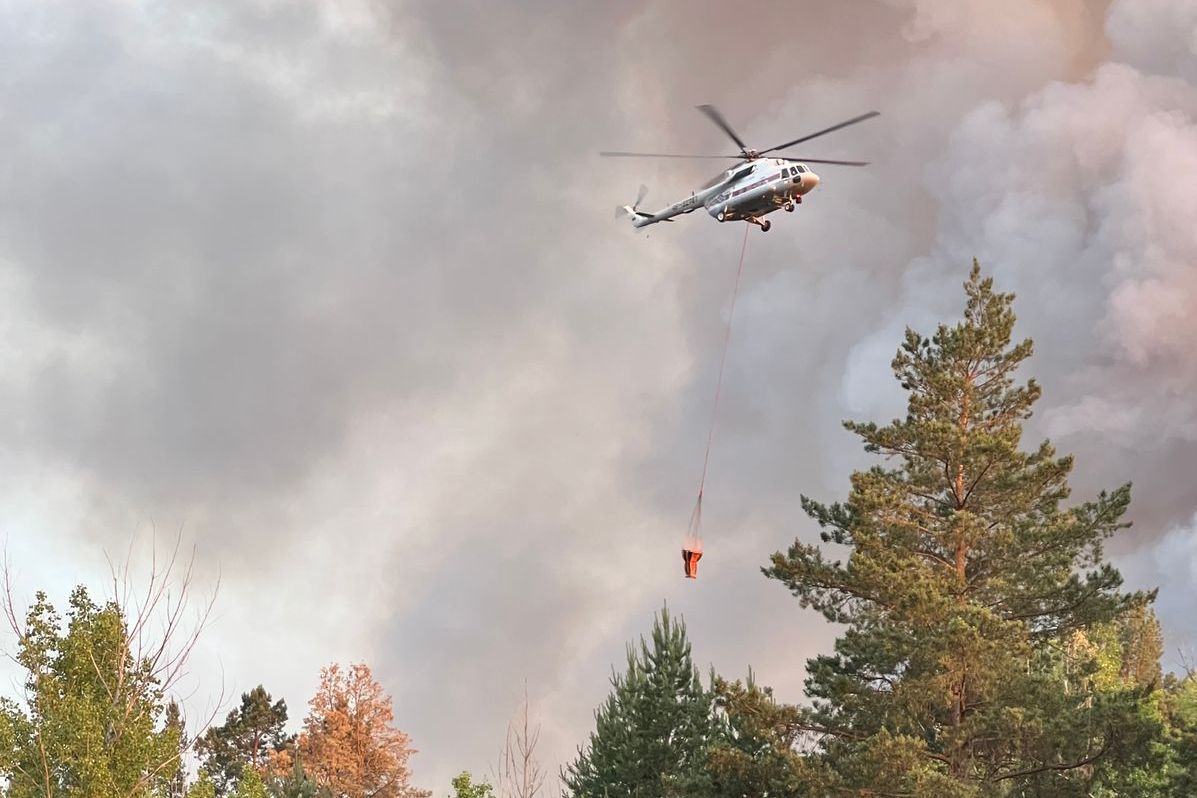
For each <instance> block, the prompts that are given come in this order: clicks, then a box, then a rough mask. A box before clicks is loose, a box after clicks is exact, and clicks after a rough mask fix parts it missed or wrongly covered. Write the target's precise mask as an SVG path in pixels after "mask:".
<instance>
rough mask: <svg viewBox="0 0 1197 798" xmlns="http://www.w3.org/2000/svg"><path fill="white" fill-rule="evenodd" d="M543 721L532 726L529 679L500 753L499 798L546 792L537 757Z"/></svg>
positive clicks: (537, 795)
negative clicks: (537, 746)
mask: <svg viewBox="0 0 1197 798" xmlns="http://www.w3.org/2000/svg"><path fill="white" fill-rule="evenodd" d="M539 741H540V725H539V724H537V725H536V726H535V727H533V726H532V721H531V711H530V708H529V701H528V683H527V682H526V681H525V682H524V700H523V703H522V704H521V705H520V708H519V710H518V711H517V712H516V716H515V718H514V719H513V720H510V721H508V722H507V738H506V740H505V741H504V745H503V753H502V755H501V756H500V757H499V768H498V771H497V773H496V774H495V782H496V784H495V786H496V789H497V790H498V794H499V798H540V797H541V796H543V795H544V781H545V772H544V769H543V768H542V767H541V766H540V762H539V761H538V760H537V758H536V744H537V742H539Z"/></svg>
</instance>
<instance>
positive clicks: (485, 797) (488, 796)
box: [451, 770, 495, 798]
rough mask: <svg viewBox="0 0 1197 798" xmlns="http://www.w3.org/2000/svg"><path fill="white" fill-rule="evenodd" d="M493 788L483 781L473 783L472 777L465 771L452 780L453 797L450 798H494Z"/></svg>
mask: <svg viewBox="0 0 1197 798" xmlns="http://www.w3.org/2000/svg"><path fill="white" fill-rule="evenodd" d="M494 794H495V793H494V788H493V787H491V786H490V784H488V783H487V782H485V781H480V782H478V783H477V784H475V783H474V781H473V777H471V776H470V774H469V773H468V772H467V771H464V770H463V771H462V772H461V773H459V774H457V776H455V777H454V779H453V795H452V796H451V798H494Z"/></svg>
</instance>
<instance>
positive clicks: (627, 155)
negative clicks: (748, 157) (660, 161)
mask: <svg viewBox="0 0 1197 798" xmlns="http://www.w3.org/2000/svg"><path fill="white" fill-rule="evenodd" d="M599 155H601V156H603V157H604V158H717V159H719V160H724V161H726V160H727V159H728V158H743V157H744V156H743V155H677V154H676V153H669V152H600V153H599Z"/></svg>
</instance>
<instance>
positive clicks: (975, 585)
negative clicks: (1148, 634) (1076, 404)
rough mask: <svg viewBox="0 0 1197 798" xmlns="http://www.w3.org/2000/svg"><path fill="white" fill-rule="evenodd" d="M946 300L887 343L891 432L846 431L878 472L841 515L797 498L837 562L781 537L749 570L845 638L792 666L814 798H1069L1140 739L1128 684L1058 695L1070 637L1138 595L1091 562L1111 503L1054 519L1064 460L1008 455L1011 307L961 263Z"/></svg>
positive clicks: (1032, 395) (1028, 395) (860, 485)
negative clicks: (950, 309) (958, 295)
mask: <svg viewBox="0 0 1197 798" xmlns="http://www.w3.org/2000/svg"><path fill="white" fill-rule="evenodd" d="M965 289H966V293H967V306H966V309H965V313H964V318H963V320H962V321H961V322H960V323H958V324H956V325H954V326H947V325H940V327H939V328H938V330H937V331H936V333H935V334H934V335H933V336H931V337H930V338H926V337H924V336H922V335H920V334H918V333H916V332H914V331H913V330H907V332H906V338H905V341H904V342H903V344H902V346H901V349H900V350H899V352H898V354H897V356H896V358H895V359H894V361H893V369H894V372H895V374H896V376H897V378H898V380H899V381H900V383H901V385H902V387H903V388H904V389H905V390H906V391H907V392H908V405H907V413H906V417H905V418H904V419H899V420H895V421H893V422H892V423H890V424H888V425H884V426H878V425H877V424H872V423H853V422H849V423H847V424H846V425H845V426H846V427H847V428H848V429H849V430H850V431H852V432H854V433H856V434H857V435H858V436H860V437H861V438H862V440H863V441H864V445H865V450H866V451H868V452H871V453H874V454H879V455H882V456H884V457H885V458H886V459H887V461H888V463H893V465H888V464H887V465H877V466H874V467H873V468H870V469H869V470H866V471H859V472H856V473H855V474H853V475H852V480H851V491H850V493H849V496H848V499H847V501H846V502H844V503H837V504H832V505H824V504H820V503H817V502H815V501H812V500H810V499H808V498H806V497H803V507H804V509H805V510H806V511H807V513H808V514H809V515H810V516H811V517H812V518H814V519H815V521H817V522H818V524H819V526H820V527H821V528H822V530H823V533H822V540H823V543H824V544H834V545H835V546H838V547H842V549H841V551H846V553H847V561H846V562H844V561H841V560H838V559H829V558H827V557H826V556H825V555H824V550H823V547H821V546H818V545H808V544H803V543H801V542H797V541H796V542H795V543H794V545H793V546H792V547H791V548H790V549H789V551H788V553H786V554H781V553H778V554H775V555H774V556H773V558H772V565H771V567H769V568H767V569H765V573H766V575H767V576H769V577H770V578H773V579H777V580H779V581H780V582H782V583H783V584H784V585H786V586H787V587H788V588H789V589H790V590H791V591H792V592H793V593H794V595H796V596H797V597H798V598H799V600H800V601H801V603H802V605H803V606H804V607H811V608H814V609H816V610H818V611H819V612H821V613H822V614H823V615H824V616H825V617H826V618H827V619H828V620H830V621H832V622H834V623H837V624H844V625H846V627H847V629H846V630H845V632H844V634H843V635H842V636H841V637H840V638H839V639H838V640H837V642H836V645H835V653H834V654H831V655H826V656H820V657H817V658H815V659H813V660H811V661H810V662H809V664H808V679H807V683H806V684H807V692H808V694H809V695H810V696H811V697H812V698H813V706H812V707H811V708H810V709H808V710H805V711H804V712H803V713H802V721H801V727H802V728H803V729H804V730H805V731H807V732H808V733H810V734H812V735H817V737H818V739H819V741H820V743H819V747H818V755H817V756H816V757H815V758H814V759H813V760H812V763H817V764H818V765H819V766H820V774H819V777H818V779H813V780H812V789H816V790H818V791H819V792H820V793H823V794H826V793H839V794H845V795H846V794H852V795H858V794H874V795H934V796H944V798H949V797H953V796H959V797H960V798H965V797H966V796H967V797H968V798H974V797H979V796H995V797H996V796H1018V795H1028V796H1029V795H1052V796H1060V798H1064V797H1066V796H1074V795H1075V796H1081V795H1085V794H1087V792H1088V791H1089V790H1090V789H1091V788H1092V787H1093V786H1094V785H1093V780H1094V778H1095V774H1096V773H1098V766H1099V765H1103V766H1104V765H1108V764H1110V763H1113V762H1129V761H1130V760H1132V759H1134V758H1135V757H1136V756H1138V755H1139V754H1141V753H1142V751H1143V750H1144V748H1145V747H1146V744H1145V741H1146V740H1149V739H1151V738H1152V736H1153V735H1155V734H1158V726H1155V725H1153V724H1152V723H1151V722H1150V720H1149V719H1147V718H1144V716H1143V712H1142V710H1143V706H1144V704H1145V702H1147V701H1148V700H1149V693H1150V691H1149V690H1148V689H1147V688H1144V687H1140V686H1138V685H1132V686H1127V687H1120V686H1115V687H1111V688H1110V689H1105V690H1103V689H1099V686H1098V685H1096V684H1094V683H1093V681H1092V679H1088V678H1078V679H1074V680H1073V681H1072V683H1070V684H1067V685H1066V684H1064V683H1063V682H1062V680H1061V670H1060V657H1061V654H1060V652H1062V651H1063V650H1064V649H1065V647H1066V644H1067V641H1068V640H1069V639H1070V637H1071V636H1072V635H1073V634H1074V633H1075V632H1077V631H1081V632H1088V631H1090V630H1093V629H1094V628H1096V627H1097V626H1098V625H1100V624H1103V623H1107V622H1111V621H1114V620H1116V619H1118V618H1121V617H1124V616H1125V615H1126V614H1127V613H1129V612H1132V611H1134V610H1135V608H1139V607H1143V606H1144V605H1145V604H1146V603H1147V602H1149V601H1150V600H1151V599H1152V598H1153V596H1152V595H1145V594H1124V593H1121V592H1119V589H1120V587H1121V581H1122V580H1121V577H1120V575H1119V574H1118V572H1117V571H1116V570H1115V569H1114V568H1113V567H1112V566H1110V565H1109V564H1108V563H1106V562H1105V561H1104V556H1103V551H1102V543H1103V541H1104V540H1105V539H1106V538H1108V537H1109V536H1110V535H1111V534H1113V533H1114V532H1116V531H1117V530H1119V529H1122V528H1124V527H1125V526H1128V524H1126V523H1125V522H1124V521H1123V516H1124V515H1125V513H1126V510H1127V507H1128V505H1129V501H1130V487H1129V485H1127V486H1124V487H1121V488H1119V489H1117V490H1115V491H1113V492H1112V493H1102V494H1100V495H1099V496H1098V497H1097V498H1096V499H1095V500H1093V501H1089V502H1084V503H1080V504H1075V505H1073V506H1070V507H1065V506H1064V505H1065V501H1066V500H1067V499H1068V497H1069V488H1068V481H1067V478H1068V474H1069V472H1070V471H1071V469H1072V459H1071V458H1069V457H1057V456H1056V454H1055V452H1054V450H1053V448H1052V447H1051V445H1050V444H1049V443H1047V442H1044V443H1042V444H1041V445H1040V446H1038V447H1037V448H1035V449H1034V450H1032V451H1030V452H1024V451H1023V450H1022V449H1021V448H1020V443H1021V437H1022V423H1023V421H1024V420H1025V419H1027V418H1028V417H1029V416H1030V415H1031V408H1032V405H1033V404H1034V403H1035V401H1036V400H1037V399H1038V398H1039V396H1040V389H1039V386H1038V385H1037V384H1036V383H1035V381H1034V380H1030V381H1028V382H1026V383H1024V384H1016V382H1015V378H1014V374H1015V371H1016V369H1017V368H1018V367H1019V365H1020V364H1021V363H1022V362H1023V361H1025V360H1026V359H1027V358H1028V357H1029V356H1030V355H1031V350H1032V347H1031V342H1030V341H1029V340H1028V341H1023V342H1021V343H1018V344H1015V345H1011V334H1012V331H1013V327H1014V313H1013V311H1012V301H1013V297H1012V295H1009V294H998V293H995V292H994V291H993V287H992V280H990V279H982V278H981V276H980V269H979V267H978V266H977V265H976V264H975V263H974V265H973V270H972V274H971V276H970V278H969V280H968V282H967V283H966V285H965ZM1094 667H1096V666H1095V665H1094V664H1093V663H1091V662H1087V663H1086V664H1085V665H1084V670H1090V669H1092V668H1094ZM816 794H819V793H816Z"/></svg>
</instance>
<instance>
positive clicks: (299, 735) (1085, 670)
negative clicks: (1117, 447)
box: [0, 263, 1197, 798]
mask: <svg viewBox="0 0 1197 798" xmlns="http://www.w3.org/2000/svg"><path fill="white" fill-rule="evenodd" d="M964 288H965V297H964V310H963V314H962V316H961V317H960V318H959V319H958V320H956V321H954V322H951V323H945V324H941V325H939V326H938V328H937V329H936V330H934V331H931V332H929V333H919V332H916V331H914V330H907V332H906V334H905V338H904V339H903V340H902V341H901V342H899V348H898V351H897V354H896V356H895V357H894V359H893V363H892V368H893V372H894V376H895V378H896V379H897V381H898V383H899V384H900V386H901V388H902V390H903V391H904V392H905V394H906V401H907V409H906V415H905V417H904V418H900V419H895V420H893V421H891V422H889V423H885V424H881V423H876V422H859V421H850V422H845V426H846V427H847V429H848V430H849V431H851V432H852V433H854V434H855V435H856V436H858V437H859V439H860V442H861V444H862V445H863V447H864V449H865V451H866V452H868V453H869V454H871V455H875V456H876V461H875V464H874V465H873V466H872V467H870V468H868V469H867V470H862V471H857V472H855V473H852V474H851V475H850V479H849V485H848V490H847V494H846V496H845V497H844V498H843V499H842V500H840V501H835V502H831V503H824V502H821V501H819V500H816V499H814V498H807V497H805V496H804V497H803V499H802V507H803V509H804V510H805V512H806V513H807V514H808V515H809V516H810V518H811V519H813V521H814V522H815V523H816V524H817V525H818V527H819V529H820V530H821V534H820V539H819V541H818V542H804V541H802V540H801V539H795V541H794V543H793V545H791V546H790V547H789V549H788V550H786V551H781V552H775V553H772V554H769V553H768V552H762V556H761V562H762V568H761V571H762V576H763V577H764V578H765V579H768V580H771V581H773V582H776V583H778V587H779V588H784V589H786V590H788V591H789V592H790V593H791V594H792V595H793V596H794V598H795V599H796V607H801V608H803V609H807V610H813V611H814V612H816V613H818V614H819V615H821V616H822V617H823V618H824V619H825V620H826V622H828V623H831V624H835V625H836V627H837V629H838V631H839V636H838V638H837V640H836V642H835V646H834V649H833V650H832V651H830V652H827V653H824V654H821V655H819V656H816V657H814V658H813V659H811V660H809V661H808V662H807V667H806V681H805V696H794V697H792V698H793V703H790V702H786V701H782V700H780V699H779V698H777V697H776V696H775V695H774V693H773V691H772V690H771V689H770V688H769V687H768V686H767V685H764V684H760V683H758V681H757V680H756V679H755V677H754V676H753V674H752V673H748V674H742V675H741V674H736V675H726V674H718V673H715V672H713V671H711V672H704V670H703V668H702V667H701V665H700V663H701V656H700V655H697V654H695V653H694V652H693V651H692V650H691V645H690V642H689V640H688V639H687V634H686V627H685V624H684V622H683V620H682V619H680V618H677V617H675V616H674V615H673V614H671V613H670V611H669V609H668V608H667V607H663V608H661V609H660V611H659V612H658V614H657V617H656V620H655V623H654V625H653V627H652V628H651V630H646V633H645V635H644V636H642V637H641V638H640V639H639V640H637V641H634V642H633V643H632V644H630V645H629V646H628V650H627V658H626V663H621V664H620V669H619V670H618V672H616V673H615V675H613V677H612V679H611V684H610V692H609V694H608V696H607V698H606V700H605V701H604V702H603V703H602V704H601V705H600V706H598V707H597V708H596V709H595V712H594V724H593V729H592V730H591V731H590V732H589V735H588V737H587V738H586V739H584V740H579V741H578V745H577V753H576V756H575V757H574V758H573V760H572V761H570V762H568V763H567V764H566V765H565V766H564V767H563V768H562V769H561V770H560V772H552V773H550V772H546V770H545V769H544V768H543V767H542V766H541V764H540V763H539V762H538V761H537V756H536V750H535V748H536V734H537V732H536V730H535V728H533V727H531V726H530V725H529V722H528V717H527V713H526V704H525V713H524V715H523V719H522V721H523V722H522V723H520V722H517V723H515V724H514V725H513V726H512V727H511V728H509V729H508V734H507V740H506V745H505V747H504V748H503V753H502V756H501V761H500V762H499V764H498V765H497V767H496V769H495V770H494V772H492V773H486V774H471V773H468V772H462V773H461V775H460V776H458V777H457V778H456V779H454V780H453V782H452V783H451V784H444V785H421V786H417V785H416V784H415V781H414V779H413V777H412V773H411V768H410V761H409V760H410V757H411V754H412V752H413V741H412V740H411V739H410V738H409V736H408V735H407V734H406V733H405V732H403V731H402V730H401V726H402V723H401V719H397V718H396V711H395V708H394V706H393V705H392V701H391V698H390V697H389V696H388V695H387V694H386V691H385V690H384V688H383V687H382V685H381V684H380V683H379V682H378V680H377V679H376V678H375V677H374V675H373V674H372V673H371V670H370V668H369V667H368V666H367V665H365V664H363V663H355V664H349V665H338V664H330V665H329V666H328V667H326V668H325V669H324V670H323V672H322V673H321V678H320V684H319V687H318V689H317V691H316V693H315V695H313V696H311V697H310V698H309V699H308V702H307V708H306V712H305V713H304V716H303V717H302V722H301V725H300V726H299V727H298V728H299V730H298V731H297V732H289V731H288V728H289V726H288V724H289V723H291V722H293V721H296V720H299V718H297V717H293V715H292V713H293V706H289V705H288V703H287V701H286V700H285V699H284V698H282V697H276V696H275V695H272V694H271V693H270V692H269V691H268V690H267V689H266V686H265V685H262V686H258V687H257V688H255V689H253V690H251V691H250V692H248V693H245V694H243V695H241V696H240V698H239V702H234V705H233V708H232V710H231V711H229V712H227V714H226V715H225V716H224V717H223V718H218V717H213V718H210V719H197V718H186V717H185V716H184V712H183V709H182V708H181V706H182V704H181V698H180V697H179V696H178V695H176V694H175V693H174V690H175V688H176V686H177V684H178V682H179V678H180V675H181V674H182V673H183V672H184V670H185V667H186V660H187V655H188V653H189V651H190V650H191V647H192V646H193V645H194V644H195V642H196V637H195V635H194V634H190V633H189V632H188V631H187V630H186V629H185V628H184V624H183V619H184V615H183V613H182V611H181V609H180V607H181V606H182V605H181V603H180V601H179V596H178V595H177V594H172V593H171V592H170V591H169V590H168V589H167V587H166V585H165V580H161V579H158V580H156V581H154V583H153V584H152V585H151V587H150V589H149V590H148V591H145V592H144V594H141V593H138V594H132V593H130V592H128V591H125V592H122V591H120V590H117V591H115V595H113V596H111V597H108V598H105V599H102V600H98V599H96V598H94V597H93V595H92V594H91V593H90V592H89V590H88V589H87V588H86V587H83V586H80V587H78V588H77V589H76V590H75V591H74V592H73V593H72V594H71V595H70V597H69V600H68V602H67V604H66V606H65V608H64V609H62V610H61V611H60V610H59V609H58V608H57V607H56V606H55V605H54V604H53V603H52V601H51V600H50V598H49V597H48V596H47V595H46V594H44V593H38V594H37V596H36V598H35V600H34V601H33V603H32V604H31V605H30V606H28V607H25V606H18V605H17V603H16V601H15V600H14V598H13V592H12V591H11V589H10V590H9V591H7V593H6V598H5V601H4V609H5V614H6V616H7V617H6V619H7V621H8V626H9V627H10V629H11V633H12V638H11V639H10V640H7V641H6V648H5V650H6V651H7V652H10V653H11V655H12V656H13V658H14V659H15V661H16V663H17V664H18V665H19V666H20V668H21V669H22V671H23V672H24V677H25V680H24V683H23V685H21V684H17V685H14V687H15V688H16V690H15V692H14V694H13V695H12V696H10V697H7V698H4V699H3V700H2V703H0V776H2V778H3V787H2V789H0V793H2V794H3V795H4V796H8V798H216V797H217V796H222V797H223V796H234V797H235V798H301V797H303V798H429V797H430V796H432V795H435V796H437V798H441V796H450V797H451V798H555V796H557V795H559V794H560V795H564V796H569V797H570V798H583V797H585V798H615V797H616V796H628V797H629V798H665V797H666V796H669V797H671V798H672V797H673V796H678V797H680V796H703V797H709V798H762V797H765V796H768V797H770V798H771V797H772V796H875V797H882V796H893V797H894V798H896V797H898V796H931V797H932V798H939V797H942V798H1006V797H1010V798H1013V797H1015V796H1019V797H1023V796H1027V797H1029V796H1058V797H1059V798H1072V797H1073V796H1075V798H1114V797H1115V796H1141V797H1142V798H1187V797H1189V796H1193V795H1197V672H1194V671H1193V670H1192V669H1187V668H1181V672H1178V673H1174V672H1166V669H1165V668H1164V666H1163V659H1164V641H1163V637H1162V634H1161V630H1160V625H1159V623H1158V621H1157V620H1156V618H1155V615H1154V613H1153V610H1152V605H1153V602H1154V601H1155V599H1156V592H1155V591H1131V590H1127V589H1125V587H1124V584H1123V580H1122V577H1121V575H1120V574H1119V572H1118V570H1117V569H1116V568H1115V567H1114V566H1113V565H1112V564H1111V562H1110V561H1109V560H1108V558H1107V556H1106V554H1105V551H1104V544H1105V543H1106V542H1107V541H1108V540H1109V539H1110V538H1111V537H1112V536H1115V535H1117V534H1119V533H1120V532H1122V531H1123V530H1125V529H1126V528H1127V527H1129V525H1130V520H1129V519H1130V518H1131V516H1132V513H1131V486H1130V484H1126V485H1121V486H1114V487H1112V488H1110V489H1109V490H1108V491H1105V492H1101V493H1099V494H1098V495H1096V496H1092V497H1077V498H1074V497H1073V496H1072V495H1071V492H1070V488H1069V476H1070V472H1071V471H1072V469H1073V465H1074V463H1073V459H1072V458H1071V457H1069V456H1067V455H1063V454H1059V453H1057V452H1056V451H1055V449H1054V448H1053V447H1052V445H1051V444H1050V443H1049V442H1047V441H1042V442H1032V443H1025V442H1024V441H1023V439H1022V438H1023V427H1024V423H1025V422H1026V421H1027V420H1028V419H1029V418H1030V417H1031V414H1032V411H1033V408H1034V405H1035V403H1036V401H1037V400H1038V399H1039V398H1040V392H1041V389H1040V386H1039V384H1038V383H1037V382H1036V381H1035V380H1033V379H1027V380H1021V379H1020V378H1019V376H1018V371H1019V368H1020V366H1022V365H1023V364H1024V363H1025V362H1026V361H1027V360H1028V359H1029V358H1031V357H1032V349H1033V347H1032V342H1031V341H1029V340H1016V338H1015V335H1014V328H1015V313H1014V303H1015V297H1014V296H1013V295H1012V294H1008V293H1000V292H998V291H996V290H995V288H994V284H993V280H992V278H990V277H986V276H983V275H982V273H981V270H980V267H979V266H978V265H977V264H976V263H974V265H973V268H972V271H971V274H970V276H969V278H968V280H967V282H966V283H965V285H964ZM1133 476H1134V475H1133V474H1131V475H1128V477H1133ZM196 634H198V632H197V633H196ZM464 721H465V719H463V722H464ZM497 737H498V738H500V739H501V737H502V735H501V733H500V734H498V735H497ZM429 787H431V789H427V788H429Z"/></svg>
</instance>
